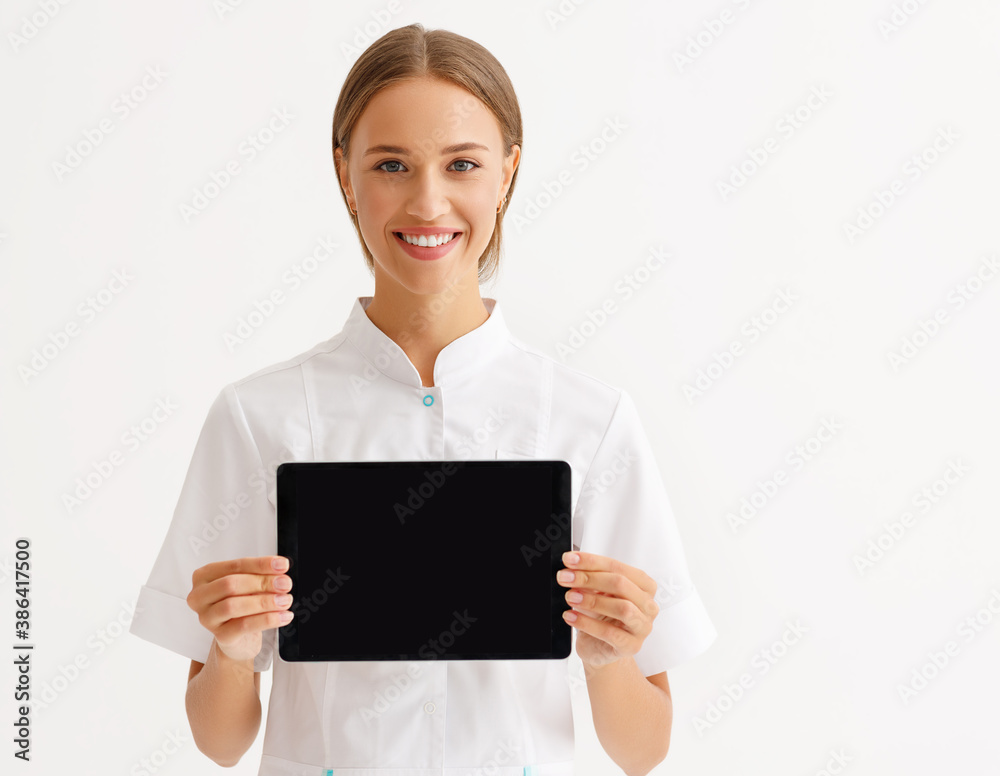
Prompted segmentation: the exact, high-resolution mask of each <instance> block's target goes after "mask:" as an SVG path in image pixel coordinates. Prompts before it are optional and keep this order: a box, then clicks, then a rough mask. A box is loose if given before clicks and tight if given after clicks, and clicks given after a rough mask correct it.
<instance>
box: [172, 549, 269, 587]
mask: <svg viewBox="0 0 1000 776" xmlns="http://www.w3.org/2000/svg"><path fill="white" fill-rule="evenodd" d="M275 562H278V563H279V566H278V567H277V568H276V567H275V565H274V564H275ZM288 563H289V561H288V558H286V557H284V556H283V555H261V556H259V557H252V558H233V559H231V560H219V561H215V562H214V563H207V564H205V565H204V566H202V567H201V568H198V569H195V571H194V574H192V575H191V583H192V587H197V586H198V585H199V584H205V583H206V582H211V581H212V580H215V579H218V578H219V577H224V576H227V575H229V574H283V573H284V572H285V571H287V570H288Z"/></svg>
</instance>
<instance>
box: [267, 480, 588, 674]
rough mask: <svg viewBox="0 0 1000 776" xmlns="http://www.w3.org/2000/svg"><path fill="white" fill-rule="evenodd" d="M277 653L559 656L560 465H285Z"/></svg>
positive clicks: (563, 531) (562, 642) (565, 536)
mask: <svg viewBox="0 0 1000 776" xmlns="http://www.w3.org/2000/svg"><path fill="white" fill-rule="evenodd" d="M277 483H278V485H277V487H278V554H279V555H284V556H287V557H289V558H290V559H291V564H290V567H289V570H288V575H289V576H290V577H291V578H292V591H291V592H292V596H293V605H292V610H293V611H294V612H295V617H294V619H293V620H292V622H291V623H289V624H288V625H287V626H284V627H282V628H280V629H279V631H278V637H279V638H278V641H279V655H280V657H281V658H282V659H283V660H286V661H296V660H425V659H426V660H434V659H445V660H449V659H450V660H476V659H479V660H486V659H493V660H497V659H517V658H525V659H539V658H552V659H558V658H563V657H566V656H568V654H569V649H570V626H569V625H568V624H566V623H565V622H564V621H563V619H562V612H563V611H565V610H566V609H567V608H569V607H568V605H567V604H566V601H565V597H564V596H565V591H566V589H565V588H564V587H563V586H561V585H559V584H558V582H557V581H556V578H555V576H556V572H557V571H558V570H559V569H561V568H563V567H564V566H563V563H562V554H563V553H564V552H568V551H569V550H570V549H571V537H572V527H571V520H570V508H569V507H570V505H569V499H570V467H569V464H568V463H566V462H565V461H535V460H517V461H393V462H339V463H334V462H318V463H315V462H310V463H285V464H282V465H281V466H279V467H278V470H277Z"/></svg>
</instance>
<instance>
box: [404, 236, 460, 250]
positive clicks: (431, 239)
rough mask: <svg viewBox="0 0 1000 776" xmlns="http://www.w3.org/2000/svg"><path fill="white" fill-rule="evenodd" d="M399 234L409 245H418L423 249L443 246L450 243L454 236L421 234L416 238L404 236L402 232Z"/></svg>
mask: <svg viewBox="0 0 1000 776" xmlns="http://www.w3.org/2000/svg"><path fill="white" fill-rule="evenodd" d="M400 234H401V235H402V237H403V239H404V240H406V241H407V242H408V243H409V244H410V245H420V246H422V247H424V248H434V247H436V246H438V245H444V244H445V243H447V242H451V238H452V237H454V236H455V235H453V234H431V235H427V234H422V235H420V236H419V237H418V236H417V235H414V234H404V233H403V232H400Z"/></svg>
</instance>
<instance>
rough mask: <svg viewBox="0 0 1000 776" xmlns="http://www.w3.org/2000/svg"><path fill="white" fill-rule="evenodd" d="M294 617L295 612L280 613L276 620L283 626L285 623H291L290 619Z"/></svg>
mask: <svg viewBox="0 0 1000 776" xmlns="http://www.w3.org/2000/svg"><path fill="white" fill-rule="evenodd" d="M294 616H295V612H282V613H281V614H279V615H278V620H279V621H280V622H281V624H282V625H284V624H285V623H288V622H291V621H292V617H294Z"/></svg>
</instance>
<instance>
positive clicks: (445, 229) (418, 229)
mask: <svg viewBox="0 0 1000 776" xmlns="http://www.w3.org/2000/svg"><path fill="white" fill-rule="evenodd" d="M392 231H394V232H402V233H403V234H417V235H420V234H455V232H461V231H462V230H461V229H459V228H458V227H455V226H408V227H406V228H405V229H393V230H392Z"/></svg>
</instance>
